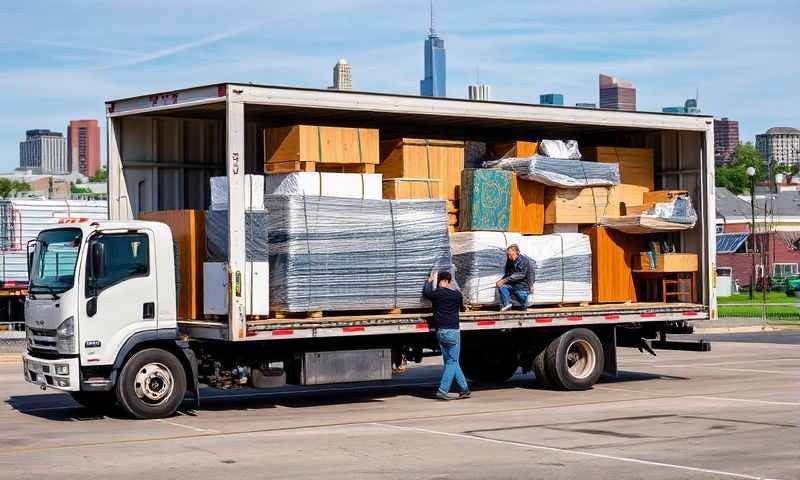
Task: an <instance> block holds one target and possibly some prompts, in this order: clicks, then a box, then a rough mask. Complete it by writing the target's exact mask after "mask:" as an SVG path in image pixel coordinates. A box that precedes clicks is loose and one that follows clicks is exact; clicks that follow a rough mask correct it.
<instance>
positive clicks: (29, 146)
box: [19, 129, 69, 174]
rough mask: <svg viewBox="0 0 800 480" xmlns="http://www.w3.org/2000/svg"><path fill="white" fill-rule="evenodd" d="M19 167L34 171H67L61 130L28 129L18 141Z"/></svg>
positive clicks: (48, 172) (45, 172)
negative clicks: (22, 138)
mask: <svg viewBox="0 0 800 480" xmlns="http://www.w3.org/2000/svg"><path fill="white" fill-rule="evenodd" d="M19 168H20V169H21V170H32V171H33V172H34V173H41V174H50V173H56V174H58V173H67V172H69V165H67V141H66V139H65V138H64V135H62V134H61V132H51V131H50V130H44V129H40V130H28V131H26V132H25V140H24V141H22V142H19Z"/></svg>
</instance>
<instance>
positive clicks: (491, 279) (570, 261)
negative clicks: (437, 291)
mask: <svg viewBox="0 0 800 480" xmlns="http://www.w3.org/2000/svg"><path fill="white" fill-rule="evenodd" d="M512 243H516V244H517V245H518V246H519V247H520V250H521V251H522V253H523V254H524V255H527V256H528V257H529V258H530V259H531V261H532V262H533V264H534V268H535V275H536V279H535V282H534V292H533V295H531V296H530V297H529V300H528V302H529V304H553V303H580V302H588V301H590V300H591V298H592V260H591V250H590V246H589V238H588V237H587V236H586V235H582V234H578V233H564V234H554V235H535V236H523V235H520V234H517V233H503V232H457V233H454V234H452V235H451V236H450V248H451V249H452V253H453V264H454V265H455V268H456V282H457V283H458V285H459V286H460V287H461V291H462V293H463V294H464V303H466V304H468V305H499V296H498V293H497V288H495V282H496V281H497V280H499V279H500V278H501V277H502V276H503V268H504V266H505V262H506V248H507V247H508V245H511V244H512Z"/></svg>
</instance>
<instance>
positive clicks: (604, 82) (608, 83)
mask: <svg viewBox="0 0 800 480" xmlns="http://www.w3.org/2000/svg"><path fill="white" fill-rule="evenodd" d="M600 108H607V109H611V110H629V111H636V89H635V88H634V87H633V84H631V82H628V81H625V80H619V79H617V78H614V77H610V76H608V75H603V74H602V73H601V74H600Z"/></svg>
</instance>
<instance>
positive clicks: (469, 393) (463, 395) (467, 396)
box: [458, 390, 472, 400]
mask: <svg viewBox="0 0 800 480" xmlns="http://www.w3.org/2000/svg"><path fill="white" fill-rule="evenodd" d="M471 396H472V392H471V391H469V390H467V391H466V392H461V393H459V394H458V399H459V400H461V399H462V398H469V397H471Z"/></svg>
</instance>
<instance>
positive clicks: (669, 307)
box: [179, 303, 709, 340]
mask: <svg viewBox="0 0 800 480" xmlns="http://www.w3.org/2000/svg"><path fill="white" fill-rule="evenodd" d="M430 316H431V314H430V312H419V313H400V314H376V315H368V314H364V315H361V314H359V315H343V316H327V317H325V316H324V317H320V318H290V319H286V318H284V319H275V318H271V319H261V320H249V321H248V322H247V333H246V336H245V338H246V339H247V340H285V339H294V338H314V337H317V338H321V337H340V336H353V335H387V334H399V333H406V334H407V333H424V332H429V331H433V330H434V329H432V328H430V326H429V325H428V320H429V319H430ZM708 318H709V315H708V309H707V308H706V307H704V306H703V305H700V304H695V303H624V304H603V305H586V306H573V307H545V308H540V307H534V308H529V309H528V310H526V311H521V310H516V311H515V310H511V311H507V312H499V311H492V310H477V311H468V312H464V313H462V314H461V329H462V330H467V331H468V330H503V329H509V328H534V327H552V326H564V325H569V326H577V325H582V324H583V325H593V324H612V323H613V324H623V323H644V322H674V321H687V320H707V319H708ZM179 325H180V328H181V330H182V331H183V333H184V334H187V335H189V336H190V337H193V338H198V339H215V340H224V339H226V337H227V334H228V332H227V328H228V326H227V323H225V322H211V321H204V320H185V321H181V322H179Z"/></svg>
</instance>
